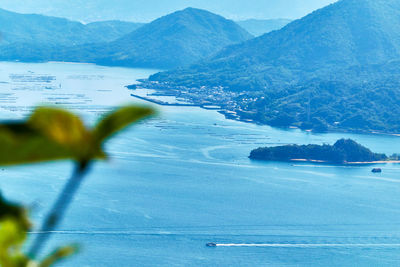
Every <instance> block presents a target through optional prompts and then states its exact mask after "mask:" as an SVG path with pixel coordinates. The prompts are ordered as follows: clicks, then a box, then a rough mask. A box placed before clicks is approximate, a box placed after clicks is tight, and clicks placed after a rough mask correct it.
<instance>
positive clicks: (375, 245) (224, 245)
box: [207, 243, 400, 248]
mask: <svg viewBox="0 0 400 267" xmlns="http://www.w3.org/2000/svg"><path fill="white" fill-rule="evenodd" d="M209 244H213V245H209ZM209 244H207V246H209V247H272V248H348V247H359V248H366V247H372V248H375V247H396V248H397V247H400V244H390V243H388V244H373V243H372V244H218V243H209Z"/></svg>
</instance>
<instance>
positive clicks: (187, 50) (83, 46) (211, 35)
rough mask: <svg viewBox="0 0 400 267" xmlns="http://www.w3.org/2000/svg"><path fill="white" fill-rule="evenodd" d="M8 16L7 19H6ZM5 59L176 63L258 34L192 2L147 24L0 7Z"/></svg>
mask: <svg viewBox="0 0 400 267" xmlns="http://www.w3.org/2000/svg"><path fill="white" fill-rule="evenodd" d="M3 22H4V23H3ZM0 25H1V26H0V30H1V31H2V34H3V42H2V45H0V59H1V60H21V61H50V60H51V61H72V62H91V63H97V64H103V65H112V66H115V65H118V66H128V67H149V68H174V67H182V66H188V65H190V64H192V63H195V62H197V61H199V60H200V59H203V58H205V57H209V56H211V55H213V54H215V53H217V52H218V51H219V50H221V49H222V48H223V47H225V46H227V45H231V44H235V43H240V42H243V41H246V40H248V39H251V38H253V36H252V35H251V34H249V33H248V32H247V31H246V30H244V29H243V28H241V27H240V26H239V25H237V24H236V23H235V22H233V21H231V20H227V19H225V18H223V17H221V16H219V15H216V14H213V13H210V12H208V11H205V10H200V9H194V8H187V9H185V10H181V11H177V12H174V13H172V14H169V15H166V16H164V17H161V18H159V19H157V20H155V21H153V22H151V23H148V24H144V25H143V24H138V23H128V22H120V21H106V22H96V23H89V24H86V25H84V24H82V23H79V22H73V21H69V20H66V19H60V18H53V17H46V16H41V15H25V14H17V13H12V12H8V11H4V10H1V12H0Z"/></svg>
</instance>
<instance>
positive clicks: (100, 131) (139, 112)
mask: <svg viewBox="0 0 400 267" xmlns="http://www.w3.org/2000/svg"><path fill="white" fill-rule="evenodd" d="M154 113H155V112H154V110H153V109H151V108H149V107H140V106H125V107H122V108H119V109H117V110H116V111H114V112H111V113H109V114H108V115H106V116H105V117H104V118H102V119H101V120H100V122H99V123H98V124H97V125H96V127H95V128H94V130H93V135H94V137H95V140H96V141H97V142H98V143H101V142H103V141H104V140H106V139H108V138H110V137H111V136H112V135H114V134H115V133H117V132H118V131H120V130H122V129H124V128H125V127H127V126H128V125H130V124H132V123H134V122H137V121H139V120H141V119H143V118H146V117H149V116H151V115H154Z"/></svg>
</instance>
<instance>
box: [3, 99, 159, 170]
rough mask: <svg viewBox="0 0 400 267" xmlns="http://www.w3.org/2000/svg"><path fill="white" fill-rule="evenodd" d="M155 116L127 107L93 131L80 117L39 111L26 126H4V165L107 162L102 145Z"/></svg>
mask: <svg viewBox="0 0 400 267" xmlns="http://www.w3.org/2000/svg"><path fill="white" fill-rule="evenodd" d="M152 114H154V111H153V110H152V109H150V108H146V107H138V106H127V107H123V108H120V109H118V110H116V111H115V112H112V113H110V114H109V115H107V116H105V117H104V119H102V120H101V121H100V122H99V123H98V124H97V126H96V127H95V129H94V130H93V131H91V130H89V129H87V128H85V126H84V124H83V122H82V121H81V119H80V118H79V117H77V116H76V115H74V114H72V113H70V112H68V111H66V110H63V109H58V108H52V107H41V108H38V109H36V110H35V111H34V112H33V114H32V115H31V117H30V118H29V119H28V120H27V121H26V122H5V123H1V124H0V152H1V153H0V165H14V164H24V163H35V162H42V161H50V160H64V159H72V160H75V161H78V162H80V163H86V162H89V161H90V160H92V159H105V158H106V155H105V153H104V152H103V150H102V148H101V144H102V142H104V141H105V140H106V139H107V138H109V137H110V136H112V135H113V134H115V133H117V132H118V131H120V130H122V129H123V128H125V127H126V126H128V125H129V124H131V123H134V122H136V121H138V120H140V119H143V118H145V117H147V116H150V115H152Z"/></svg>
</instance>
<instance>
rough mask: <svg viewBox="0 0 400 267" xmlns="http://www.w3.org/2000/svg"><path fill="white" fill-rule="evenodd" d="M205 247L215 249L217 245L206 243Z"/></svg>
mask: <svg viewBox="0 0 400 267" xmlns="http://www.w3.org/2000/svg"><path fill="white" fill-rule="evenodd" d="M206 246H207V247H216V246H217V244H216V243H214V242H211V243H207V244H206Z"/></svg>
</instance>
